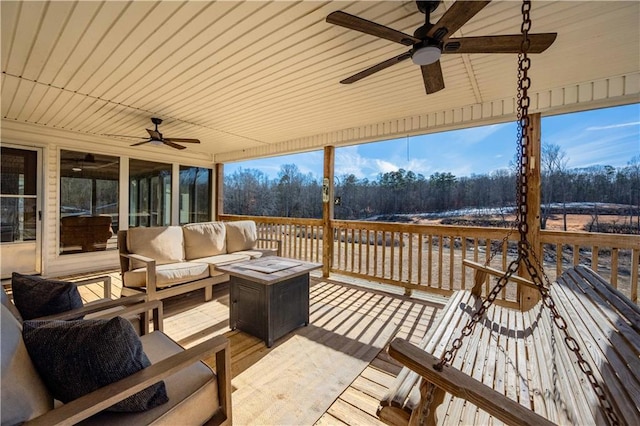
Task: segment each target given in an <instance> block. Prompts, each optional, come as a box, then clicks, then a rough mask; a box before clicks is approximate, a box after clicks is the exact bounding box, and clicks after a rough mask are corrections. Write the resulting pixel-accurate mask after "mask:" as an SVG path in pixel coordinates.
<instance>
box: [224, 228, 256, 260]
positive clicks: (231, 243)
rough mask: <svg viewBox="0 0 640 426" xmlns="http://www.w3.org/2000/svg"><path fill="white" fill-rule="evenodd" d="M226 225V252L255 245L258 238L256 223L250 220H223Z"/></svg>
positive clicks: (246, 248)
mask: <svg viewBox="0 0 640 426" xmlns="http://www.w3.org/2000/svg"><path fill="white" fill-rule="evenodd" d="M225 225H226V227H227V252H229V253H233V252H236V251H242V250H249V249H252V248H254V247H255V245H256V241H257V239H258V231H257V229H256V223H255V222H254V221H252V220H238V221H236V222H225Z"/></svg>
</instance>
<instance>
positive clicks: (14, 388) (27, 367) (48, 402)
mask: <svg viewBox="0 0 640 426" xmlns="http://www.w3.org/2000/svg"><path fill="white" fill-rule="evenodd" d="M0 310H2V317H1V318H0V322H1V323H2V342H1V343H2V344H1V345H0V350H1V351H2V380H1V381H0V385H1V387H2V389H1V391H0V392H1V393H2V410H0V414H1V415H2V424H3V425H5V424H6V425H15V424H20V423H23V422H25V421H27V420H29V419H32V418H34V417H37V416H39V415H41V414H44V413H46V412H47V411H49V410H51V409H53V397H52V396H51V395H50V394H49V391H48V390H47V388H46V387H45V386H44V383H43V382H42V380H41V379H40V376H39V375H38V373H37V372H36V369H35V367H34V365H33V363H32V362H31V358H30V357H29V353H28V352H27V348H26V346H25V345H24V341H23V340H22V330H21V327H20V323H19V322H18V320H17V319H16V318H15V317H14V316H13V315H12V314H11V312H9V310H8V309H7V308H6V307H5V306H4V305H2V306H1V307H0Z"/></svg>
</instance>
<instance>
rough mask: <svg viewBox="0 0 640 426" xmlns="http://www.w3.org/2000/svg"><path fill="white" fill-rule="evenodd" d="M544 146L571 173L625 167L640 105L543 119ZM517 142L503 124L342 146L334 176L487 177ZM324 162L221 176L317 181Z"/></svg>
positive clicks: (286, 160) (639, 134) (249, 165)
mask: <svg viewBox="0 0 640 426" xmlns="http://www.w3.org/2000/svg"><path fill="white" fill-rule="evenodd" d="M542 142H543V143H552V144H555V145H558V146H560V149H561V150H562V151H564V152H565V154H566V159H567V161H568V164H567V166H568V167H569V168H582V167H589V166H594V165H610V166H614V167H623V166H626V165H627V163H628V162H629V160H631V158H632V157H634V156H640V104H633V105H627V106H623V107H616V108H606V109H599V110H593V111H587V112H581V113H574V114H564V115H558V116H553V117H544V118H543V119H542ZM516 143H517V141H516V127H515V124H514V123H507V124H495V125H489V126H482V127H476V128H472V129H464V130H455V131H450V132H444V133H436V134H431V135H424V136H412V137H405V138H400V139H394V140H390V141H384V142H373V143H367V144H361V145H354V146H349V147H341V148H336V162H335V174H336V176H338V177H341V176H343V175H346V174H351V173H353V174H354V175H355V176H356V177H357V178H359V179H363V178H367V179H369V180H375V179H376V178H377V176H378V174H380V173H386V172H390V171H396V170H398V169H400V168H402V169H405V170H411V171H413V172H414V173H417V174H423V175H424V176H425V177H429V176H430V175H432V174H433V173H436V172H441V173H442V172H450V173H453V174H454V175H455V176H457V177H462V176H470V175H472V174H476V175H478V174H489V173H491V172H492V171H494V170H498V169H501V168H510V165H509V163H510V162H511V161H512V160H513V158H514V155H515V153H516ZM322 160H323V153H322V151H315V152H309V153H303V154H295V155H287V156H281V157H273V158H263V159H257V160H251V161H244V162H238V163H228V164H225V174H231V173H233V172H235V171H236V170H238V169H239V168H243V169H258V170H260V171H261V172H263V173H265V174H266V175H267V176H269V177H270V178H276V177H277V175H278V172H279V171H280V166H281V165H282V164H296V165H297V166H298V169H299V170H300V171H301V172H302V173H304V174H307V173H311V174H313V175H314V176H315V177H316V178H320V177H321V176H322Z"/></svg>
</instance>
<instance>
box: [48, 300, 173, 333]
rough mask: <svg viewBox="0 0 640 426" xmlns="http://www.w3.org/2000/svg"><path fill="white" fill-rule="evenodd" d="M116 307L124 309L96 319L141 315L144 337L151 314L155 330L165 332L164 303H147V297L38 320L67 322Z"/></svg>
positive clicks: (100, 305) (117, 301)
mask: <svg viewBox="0 0 640 426" xmlns="http://www.w3.org/2000/svg"><path fill="white" fill-rule="evenodd" d="M116 307H122V308H123V309H119V310H116V311H110V312H107V313H105V314H103V315H97V316H96V317H95V318H96V319H98V318H100V319H110V318H114V317H117V316H120V317H126V316H128V315H137V314H139V315H140V316H141V318H140V324H141V329H140V335H144V334H147V333H149V313H150V312H151V314H152V317H153V329H154V330H160V331H162V330H163V321H164V310H163V306H162V302H161V301H159V300H154V301H151V302H147V296H146V295H140V296H129V297H123V298H121V299H116V300H106V301H104V302H98V303H92V304H91V305H88V306H85V307H83V308H80V309H72V310H70V311H66V312H61V313H59V314H54V315H48V316H46V317H41V318H38V320H59V321H66V320H71V319H74V318H78V317H80V316H84V315H88V314H94V313H100V312H102V311H106V310H109V309H112V308H116Z"/></svg>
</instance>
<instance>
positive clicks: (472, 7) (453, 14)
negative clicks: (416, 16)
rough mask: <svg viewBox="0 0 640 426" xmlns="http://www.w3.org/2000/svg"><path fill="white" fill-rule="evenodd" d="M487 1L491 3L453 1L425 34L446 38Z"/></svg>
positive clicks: (489, 0) (436, 37)
mask: <svg viewBox="0 0 640 426" xmlns="http://www.w3.org/2000/svg"><path fill="white" fill-rule="evenodd" d="M489 3H491V0H488V1H457V2H455V3H453V4H452V5H451V7H450V8H449V9H447V11H446V12H445V13H444V15H442V17H441V18H440V19H439V20H438V22H437V23H436V24H435V25H434V26H433V27H431V29H430V30H429V31H428V32H427V36H428V37H431V38H435V39H437V40H443V41H444V40H446V39H448V38H449V37H451V36H452V35H453V33H455V32H456V31H458V30H459V29H460V27H462V26H463V25H464V24H466V23H467V21H469V20H470V19H471V18H473V17H474V16H475V15H476V14H477V13H478V12H480V11H481V10H482V9H484V7H485V6H486V5H488V4H489Z"/></svg>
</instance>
